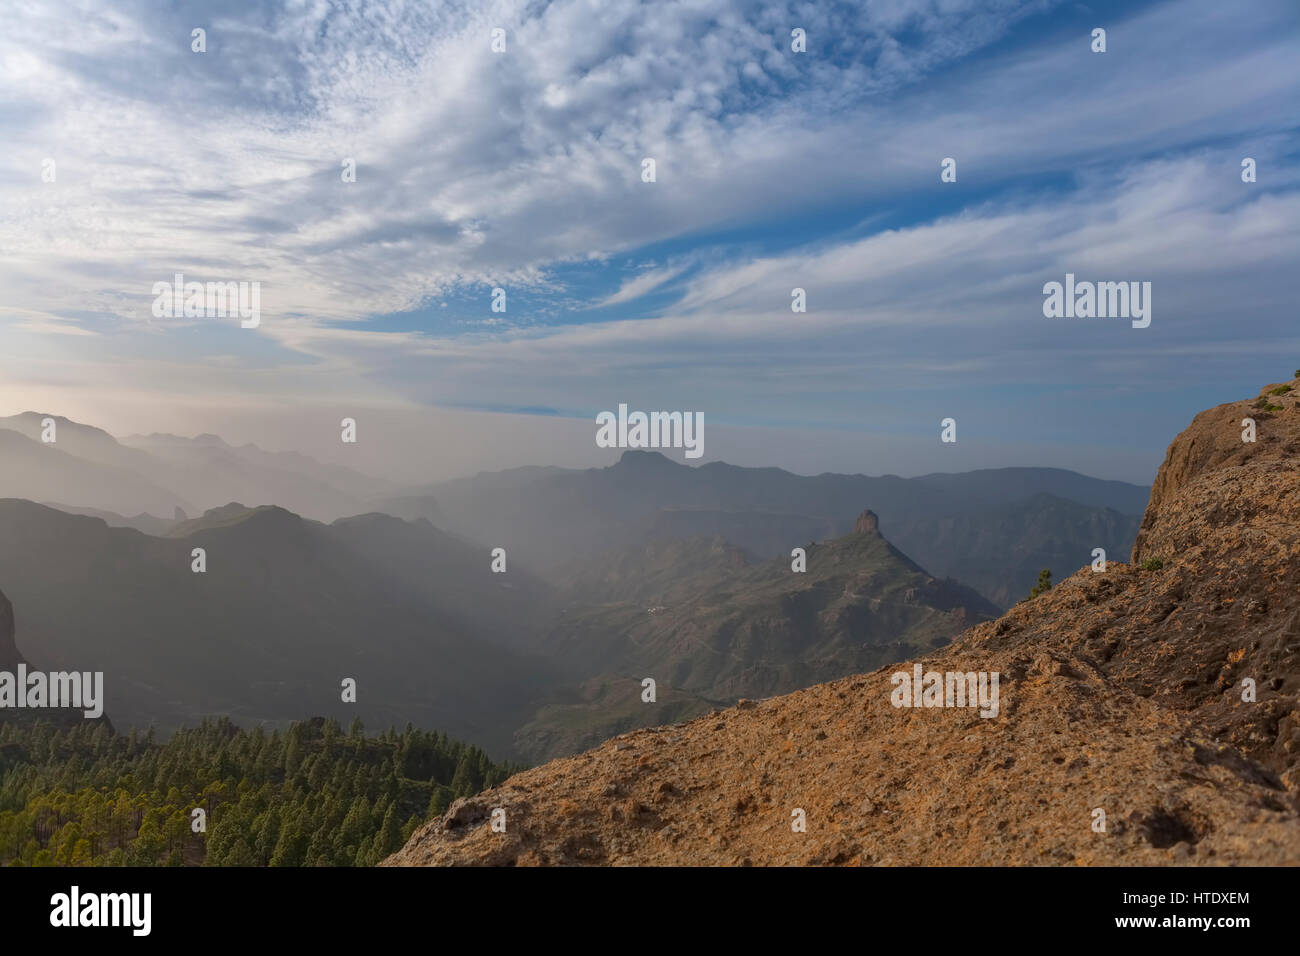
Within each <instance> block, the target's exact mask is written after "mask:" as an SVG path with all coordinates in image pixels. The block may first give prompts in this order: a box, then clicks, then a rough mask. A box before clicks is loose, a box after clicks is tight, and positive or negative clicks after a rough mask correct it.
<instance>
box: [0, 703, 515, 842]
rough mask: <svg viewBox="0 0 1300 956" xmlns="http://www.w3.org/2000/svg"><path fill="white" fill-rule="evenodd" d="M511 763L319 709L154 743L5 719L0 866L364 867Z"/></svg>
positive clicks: (441, 739) (86, 727)
mask: <svg viewBox="0 0 1300 956" xmlns="http://www.w3.org/2000/svg"><path fill="white" fill-rule="evenodd" d="M515 769H517V768H513V767H510V766H504V765H498V764H493V763H492V762H491V761H489V760H488V758H487V755H486V754H485V753H484V752H483V751H481V750H479V749H478V748H477V747H471V746H467V745H465V744H462V743H458V742H456V741H452V740H448V739H447V738H446V737H445V736H444V735H442V734H437V733H429V732H425V731H420V730H414V729H412V728H411V727H410V726H409V725H408V727H407V729H406V730H405V731H404V732H403V733H400V734H399V733H396V732H395V731H393V730H392V729H389V730H388V732H387V733H385V734H382V735H380V736H378V737H366V736H364V734H363V732H362V727H361V723H360V721H353V724H352V727H351V730H350V732H349V733H347V734H344V733H343V732H342V731H341V730H340V728H339V725H338V723H337V722H336V721H332V720H328V721H327V720H321V719H319V718H318V719H316V720H313V721H310V722H304V723H295V724H292V725H290V727H289V728H288V730H286V731H284V732H283V733H281V732H279V731H275V732H272V733H270V734H267V733H266V732H264V731H263V730H262V729H261V728H260V727H259V728H253V729H252V730H245V729H241V728H239V727H236V726H235V725H234V724H232V723H231V722H230V721H228V720H225V719H222V720H215V721H204V722H203V723H202V724H201V725H200V726H199V727H197V728H193V729H187V730H181V731H178V732H177V733H175V734H173V735H172V736H171V738H170V739H168V740H167V742H166V743H162V744H159V743H155V741H154V739H153V732H152V731H150V732H149V733H147V734H144V735H141V734H138V733H136V732H135V731H132V732H131V733H130V734H116V733H114V732H113V731H112V730H110V729H109V727H108V726H107V725H106V724H103V723H100V722H94V723H92V722H85V723H81V724H78V725H77V726H75V727H72V728H61V727H55V726H52V725H50V724H47V723H44V722H42V723H38V724H35V725H29V726H19V725H17V724H12V723H5V724H0V864H5V865H12V866H67V865H70V866H197V865H208V866H373V865H374V864H375V863H377V862H379V860H381V859H383V857H385V856H386V855H388V854H389V853H391V852H393V851H394V850H397V849H398V848H399V847H401V845H402V844H403V843H405V841H406V840H407V838H408V837H409V836H410V835H411V833H412V831H414V830H415V828H416V827H417V826H419V825H420V824H421V823H422V822H424V820H426V819H428V818H429V817H431V816H433V815H436V814H440V813H441V812H442V811H443V810H445V809H446V808H447V806H448V804H450V802H451V801H452V800H453V799H455V798H456V797H462V796H470V795H471V794H474V793H477V792H478V791H480V790H482V789H484V788H486V787H491V786H495V785H497V784H498V783H500V782H501V781H503V780H504V779H505V778H506V777H508V776H509V775H510V774H511V773H513V772H514V770H515ZM196 808H202V809H203V810H204V812H205V813H206V817H207V819H206V833H195V832H193V829H192V819H193V817H192V813H193V811H194V810H195V809H196Z"/></svg>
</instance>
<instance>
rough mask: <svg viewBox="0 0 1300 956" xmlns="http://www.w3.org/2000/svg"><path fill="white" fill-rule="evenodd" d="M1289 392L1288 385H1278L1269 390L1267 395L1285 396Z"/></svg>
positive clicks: (1289, 387)
mask: <svg viewBox="0 0 1300 956" xmlns="http://www.w3.org/2000/svg"><path fill="white" fill-rule="evenodd" d="M1289 391H1291V386H1290V385H1279V386H1278V387H1277V388H1270V389H1269V390H1268V394H1270V395H1285V394H1286V393H1287V392H1289Z"/></svg>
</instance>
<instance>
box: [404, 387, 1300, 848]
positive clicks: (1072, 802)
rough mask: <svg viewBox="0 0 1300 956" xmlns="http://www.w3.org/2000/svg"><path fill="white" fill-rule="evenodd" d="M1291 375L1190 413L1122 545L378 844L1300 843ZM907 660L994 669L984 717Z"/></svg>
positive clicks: (1297, 427)
mask: <svg viewBox="0 0 1300 956" xmlns="http://www.w3.org/2000/svg"><path fill="white" fill-rule="evenodd" d="M1298 394H1300V381H1292V382H1289V383H1280V384H1277V385H1272V386H1268V387H1267V388H1266V389H1264V390H1263V393H1262V394H1261V396H1260V397H1259V398H1257V399H1252V400H1248V401H1243V402H1236V403H1232V404H1228V405H1223V406H1219V407H1218V408H1214V409H1211V410H1209V411H1206V412H1203V413H1202V414H1200V415H1198V416H1197V417H1196V419H1195V420H1194V421H1193V422H1192V424H1191V426H1190V427H1188V429H1187V430H1186V431H1184V432H1183V433H1182V434H1181V435H1179V436H1178V438H1177V439H1175V441H1174V442H1173V444H1172V445H1170V447H1169V451H1168V454H1167V455H1166V458H1165V462H1164V464H1163V465H1162V466H1161V469H1160V473H1159V476H1158V477H1157V479H1156V482H1155V485H1154V488H1153V491H1152V495H1151V502H1150V505H1149V507H1148V509H1147V512H1146V515H1145V517H1144V519H1143V523H1142V529H1141V532H1140V534H1139V537H1138V540H1137V544H1136V545H1135V548H1134V553H1133V555H1132V563H1130V564H1123V563H1117V562H1115V561H1110V562H1108V563H1107V564H1106V566H1105V570H1094V568H1093V566H1086V567H1084V568H1083V569H1082V570H1080V571H1079V572H1077V573H1076V574H1074V575H1073V576H1072V577H1070V578H1068V579H1067V580H1065V581H1063V582H1061V583H1060V584H1059V585H1058V586H1057V587H1055V588H1054V589H1052V590H1051V591H1049V592H1047V593H1046V594H1043V595H1040V596H1039V597H1037V598H1035V599H1033V600H1032V601H1026V602H1024V603H1021V604H1019V605H1017V606H1016V607H1014V608H1013V609H1012V610H1011V611H1010V612H1008V613H1007V614H1006V615H1004V616H1002V617H1001V618H999V619H998V620H996V621H990V622H987V623H984V624H981V625H979V626H977V627H974V628H972V629H971V630H969V631H967V632H966V633H965V634H963V635H962V636H961V637H960V638H959V639H958V640H957V641H956V642H955V643H954V644H953V645H951V646H950V647H947V648H945V649H943V650H942V651H940V652H936V653H933V654H929V655H926V656H925V657H924V658H922V659H920V660H919V661H918V662H907V663H905V664H899V665H891V666H888V667H884V668H881V669H880V670H877V671H874V672H872V673H870V674H864V675H860V676H856V677H850V678H846V679H843V680H839V681H835V682H832V683H828V684H821V685H818V686H815V687H811V688H808V689H807V690H803V691H799V692H796V693H793V694H789V695H786V696H782V697H776V698H772V699H768V700H763V701H742V702H741V703H740V704H739V705H738V706H736V707H733V708H730V709H727V710H722V711H716V712H714V713H713V714H711V715H709V716H706V717H703V718H700V719H697V720H694V721H691V722H689V723H684V724H678V725H673V726H668V727H660V728H657V729H653V730H644V731H637V732H634V733H629V734H625V735H623V736H621V737H617V738H615V739H613V740H611V741H608V742H607V743H605V744H604V745H602V746H600V747H598V748H596V749H593V750H590V751H588V752H586V753H583V754H580V755H578V756H576V757H571V758H567V759H563V760H556V761H552V762H551V763H548V764H546V765H545V766H542V767H538V768H536V769H533V770H530V771H526V772H524V773H520V774H517V775H516V776H514V777H512V778H511V779H510V780H508V781H507V782H506V783H505V784H503V785H502V786H500V787H497V788H495V789H493V790H489V791H485V792H484V793H482V794H480V795H478V796H477V797H474V798H472V799H469V800H461V801H457V802H456V804H454V805H453V806H452V807H451V809H450V810H449V811H448V812H447V813H446V814H445V815H444V816H443V817H441V818H440V819H438V820H434V821H432V822H431V823H429V824H427V825H425V826H424V827H423V828H421V829H420V830H418V831H416V833H415V834H414V835H413V836H412V837H411V840H410V841H409V842H408V844H407V845H406V846H405V847H404V848H403V849H402V850H401V851H399V852H398V853H396V854H394V855H393V856H392V857H390V858H389V859H388V860H387V861H386V864H387V865H447V864H461V865H465V864H487V865H524V864H541V865H556V864H559V865H574V864H598V865H616V864H623V865H629V864H631V865H636V864H650V865H654V864H669V865H751V864H752V865H788V864H813V865H825V864H835V865H839V864H846V865H872V864H878V865H934V864H968V865H969V864H975V865H982V864H1039V865H1058V864H1065V865H1095V864H1167V863H1179V864H1209V865H1214V864H1245V863H1259V864H1287V865H1295V864H1300V704H1298V703H1297V696H1298V694H1300V590H1298V588H1297V586H1298V585H1300V580H1298V576H1297V573H1296V570H1295V568H1296V563H1297V561H1296V559H1297V554H1298V552H1300V407H1297V406H1298V402H1297V395H1298ZM1245 419H1250V420H1251V422H1248V423H1243V422H1244V420H1245ZM1252 423H1253V426H1252ZM1252 427H1253V429H1254V435H1253V437H1254V438H1255V440H1254V441H1246V440H1243V436H1244V435H1245V436H1246V437H1251V436H1250V431H1251V429H1252ZM1087 560H1089V556H1087V555H1081V556H1080V563H1081V564H1082V563H1083V562H1085V561H1087ZM913 663H920V665H921V668H920V670H921V671H922V672H924V673H927V674H928V673H930V672H936V673H939V674H944V673H947V672H956V673H963V674H966V673H969V674H971V675H980V674H984V675H992V674H994V673H996V674H997V675H998V677H999V684H998V688H999V697H998V706H997V708H996V710H997V714H996V716H981V712H983V713H988V712H989V711H990V710H991V708H984V709H983V711H981V709H980V708H979V707H972V706H960V703H961V701H960V698H958V697H956V696H954V698H953V701H952V702H953V703H955V704H957V706H935V707H930V706H919V707H918V706H895V705H896V704H899V703H903V704H910V703H912V701H907V700H900V695H901V694H902V693H903V691H904V688H906V691H907V692H908V694H909V696H910V692H911V690H912V688H913V687H914V686H915V687H917V688H918V689H919V687H920V685H921V678H920V676H919V675H918V676H917V677H916V680H915V683H914V682H913ZM896 673H901V674H902V675H903V677H902V678H898V679H896V678H894V675H895V674H896ZM919 696H921V695H918V697H919ZM967 703H969V702H967ZM647 706H650V705H647ZM494 810H495V811H499V812H497V813H496V814H495V816H494Z"/></svg>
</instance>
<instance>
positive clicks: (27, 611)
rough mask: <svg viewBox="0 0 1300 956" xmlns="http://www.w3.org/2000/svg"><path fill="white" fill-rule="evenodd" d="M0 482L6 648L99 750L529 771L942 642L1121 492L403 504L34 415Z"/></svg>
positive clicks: (475, 497) (1116, 541) (1049, 558)
mask: <svg viewBox="0 0 1300 956" xmlns="http://www.w3.org/2000/svg"><path fill="white" fill-rule="evenodd" d="M47 419H53V421H54V424H55V427H56V429H57V439H56V441H55V442H54V443H46V442H44V441H42V440H41V439H42V432H43V430H44V427H45V423H46V420H47ZM0 466H3V467H0V495H5V496H7V497H6V498H5V499H3V500H0V541H3V542H4V543H5V545H4V547H2V548H0V588H3V589H4V590H5V591H6V593H8V594H9V596H10V597H11V598H12V599H13V601H14V603H15V605H16V606H17V608H18V614H19V618H20V622H21V633H22V635H23V637H22V641H23V646H24V647H25V648H26V649H27V652H28V653H29V656H32V657H33V658H35V659H36V660H37V661H38V663H39V664H41V665H42V666H47V667H50V668H54V667H73V666H75V667H78V668H80V669H95V670H104V671H105V672H106V674H107V675H108V677H109V681H110V690H111V694H110V697H109V709H110V711H111V713H112V716H113V719H114V720H115V721H116V722H117V724H118V725H119V726H133V725H140V726H143V725H145V724H148V723H153V724H155V725H157V726H158V727H159V728H160V729H162V730H167V729H170V728H174V727H178V726H181V725H183V724H185V723H188V722H192V721H194V720H197V719H199V718H200V717H204V716H229V717H232V718H234V719H236V720H239V721H243V722H247V723H280V724H283V723H287V722H288V721H290V720H294V719H301V718H302V717H303V715H304V714H307V715H324V716H334V717H338V718H339V719H340V720H350V719H351V717H352V716H361V717H362V718H363V720H365V721H366V722H368V723H376V722H377V723H379V724H381V725H382V724H387V723H393V724H396V725H401V724H404V723H406V722H408V721H411V722H414V723H417V724H419V725H421V726H437V727H440V728H444V729H445V730H446V731H448V732H450V733H452V734H454V735H455V736H457V737H459V738H463V739H466V740H469V741H472V742H475V743H478V744H480V745H483V746H487V747H491V748H493V750H494V752H495V753H498V754H500V755H502V756H507V757H511V758H515V757H523V758H524V759H528V760H544V759H549V758H551V757H554V756H557V755H562V754H566V753H572V752H574V751H575V750H577V749H580V748H581V747H583V746H587V745H589V744H590V743H592V742H594V741H596V740H599V739H601V738H602V737H604V736H608V735H610V734H613V733H619V732H623V731H626V730H629V729H631V728H634V727H637V726H644V725H646V724H648V723H654V722H657V721H659V720H662V719H664V715H665V714H669V715H671V716H672V717H674V719H676V718H682V719H684V718H686V717H690V716H694V715H696V714H699V713H702V712H705V711H707V710H710V709H712V708H714V707H716V706H719V705H725V704H728V703H730V702H733V701H735V700H736V699H739V698H744V697H751V698H752V697H767V696H771V695H773V694H780V693H786V692H789V691H791V690H794V689H797V688H799V687H803V686H806V685H808V684H810V683H814V682H817V681H823V680H829V679H833V678H835V677H838V676H842V675H844V674H847V673H853V672H856V671H861V670H864V669H869V668H871V667H874V666H878V665H879V664H880V663H882V662H884V661H887V660H891V659H895V658H899V657H906V656H910V655H913V654H917V653H924V652H927V651H929V650H932V649H934V648H937V647H940V646H942V645H944V644H945V643H946V642H947V641H948V640H949V639H951V638H952V637H953V636H954V635H956V634H957V633H959V632H960V631H962V630H963V629H965V628H966V627H968V626H970V625H971V624H973V623H975V622H978V621H980V620H985V619H988V618H990V617H992V616H995V615H996V614H997V613H998V611H999V610H1000V608H1001V607H1003V606H1005V605H1007V604H1010V603H1012V602H1013V601H1015V600H1017V599H1019V598H1021V597H1023V596H1024V594H1025V593H1027V592H1028V589H1029V587H1030V585H1032V584H1033V582H1034V580H1035V579H1036V577H1037V574H1038V571H1039V570H1041V568H1042V567H1049V568H1051V569H1053V570H1054V572H1057V573H1058V574H1059V573H1069V572H1070V571H1073V570H1074V569H1076V568H1077V567H1079V566H1081V565H1083V564H1086V563H1087V562H1088V561H1090V560H1091V553H1092V551H1093V549H1094V548H1095V547H1103V548H1105V549H1106V550H1107V552H1108V553H1112V554H1113V553H1116V552H1122V551H1123V550H1124V549H1125V548H1127V547H1128V546H1129V545H1130V544H1131V541H1132V539H1133V537H1134V536H1135V535H1136V532H1137V528H1138V524H1139V521H1140V518H1139V517H1138V513H1139V512H1140V505H1138V504H1136V502H1138V500H1139V499H1140V498H1141V499H1144V498H1145V494H1146V492H1145V491H1144V490H1143V489H1140V488H1138V487H1137V486H1133V485H1127V484H1125V483H1122V482H1110V481H1100V480H1097V479H1091V478H1087V477H1085V476H1082V475H1078V474H1075V473H1073V472H1067V471H1059V470H1055V469H1002V470H997V471H987V472H971V473H967V474H965V475H928V476H924V477H921V478H911V479H905V478H898V477H895V476H884V477H880V478H871V477H866V476H862V475H820V476H815V477H804V476H799V475H794V474H791V473H789V472H785V471H781V470H779V469H755V468H738V467H735V466H731V465H726V464H722V463H714V464H709V465H704V466H700V467H687V466H684V465H680V464H676V463H674V462H671V461H669V460H668V459H666V458H664V457H663V456H662V455H659V454H657V453H649V452H636V451H630V452H627V453H625V454H624V455H623V457H622V458H621V459H620V460H619V461H618V462H617V463H616V464H614V465H612V466H610V467H607V468H595V469H584V470H571V469H561V468H553V467H530V468H520V469H513V470H510V471H506V472H497V473H486V474H480V475H477V476H475V477H473V478H468V479H459V480H457V481H452V482H445V483H441V484H438V485H432V486H427V487H414V488H412V487H400V486H395V485H392V484H390V483H387V482H385V481H383V480H381V479H375V478H370V477H369V476H366V475H362V474H360V473H359V472H354V471H351V470H349V469H346V468H340V467H337V466H327V465H323V464H321V463H319V462H316V461H315V460H313V459H311V458H308V457H306V456H303V455H298V454H295V453H273V452H267V451H264V450H262V449H259V448H257V447H256V446H252V445H244V446H239V447H236V446H232V445H229V444H228V443H226V442H224V441H222V440H221V439H220V438H218V437H216V436H213V435H200V436H198V437H197V438H192V439H187V438H179V437H177V436H171V435H150V436H130V437H128V438H125V439H121V440H118V439H114V438H113V437H112V436H111V435H109V434H108V433H107V432H104V431H102V430H101V429H98V428H94V427H91V426H87V425H82V424H80V423H76V422H71V421H69V420H67V419H63V418H58V417H57V416H51V415H45V414H43V413H35V412H29V413H24V414H22V415H18V416H14V417H12V418H7V419H0ZM172 489H180V490H179V491H175V490H172ZM229 492H238V493H241V494H242V493H244V492H247V493H248V494H249V497H247V498H240V499H238V500H232V499H234V494H230V495H229V497H228V496H227V493H229ZM1066 496H1068V497H1066ZM243 500H246V501H248V502H249V504H248V505H245V504H241V503H239V501H243ZM212 501H218V502H220V504H217V505H211V506H208V505H209V502H212ZM38 502H41V503H38ZM196 502H197V503H198V504H196ZM283 502H290V503H293V504H295V505H296V506H297V507H300V508H301V509H302V511H303V512H305V513H304V514H299V513H297V512H295V511H294V510H293V509H292V508H291V507H289V506H287V505H285V504H283ZM201 506H205V507H202V509H201ZM864 508H869V509H870V510H867V511H864V510H863V509H864ZM200 509H201V510H200ZM167 514H170V515H171V517H170V518H167V517H165V515H167ZM322 514H323V515H325V516H326V517H324V518H322V519H320V520H317V518H315V517H311V515H322ZM891 522H892V524H891ZM891 528H892V530H891ZM495 548H502V549H504V551H505V552H506V556H507V557H506V560H507V565H506V566H507V569H508V570H507V571H506V572H505V573H500V574H499V573H495V572H494V571H493V570H492V567H493V564H494V563H495V559H494V558H493V550H494V549H495ZM796 548H800V549H803V552H804V553H805V555H806V568H804V569H799V570H795V569H794V567H793V565H794V563H795V562H794V560H793V557H792V555H793V552H794V551H795V549H796ZM195 549H202V550H203V552H204V560H205V561H206V570H205V571H203V573H195V572H194V571H193V570H192V565H193V562H194V560H195V558H194V554H195ZM955 572H960V573H955ZM74 598H75V599H74ZM344 678H352V679H354V680H356V682H357V687H358V692H357V701H356V703H355V704H351V703H344V702H343V701H342V700H340V685H341V682H342V681H343V679H344ZM646 678H650V679H652V680H654V681H655V686H656V694H657V696H656V699H655V707H647V706H646V704H645V702H644V701H643V700H642V693H643V682H644V681H645V680H646Z"/></svg>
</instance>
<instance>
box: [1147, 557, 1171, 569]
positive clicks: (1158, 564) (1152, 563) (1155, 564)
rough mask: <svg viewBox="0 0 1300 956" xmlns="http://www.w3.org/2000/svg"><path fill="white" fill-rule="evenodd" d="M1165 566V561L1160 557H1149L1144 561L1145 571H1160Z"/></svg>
mask: <svg viewBox="0 0 1300 956" xmlns="http://www.w3.org/2000/svg"><path fill="white" fill-rule="evenodd" d="M1164 566H1165V563H1164V561H1162V560H1161V559H1160V558H1147V559H1146V560H1145V561H1143V562H1142V570H1143V571H1159V570H1160V569H1161V568H1163V567H1164Z"/></svg>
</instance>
